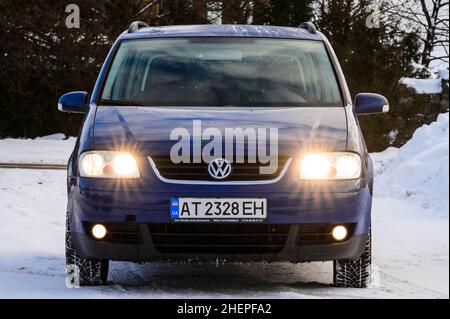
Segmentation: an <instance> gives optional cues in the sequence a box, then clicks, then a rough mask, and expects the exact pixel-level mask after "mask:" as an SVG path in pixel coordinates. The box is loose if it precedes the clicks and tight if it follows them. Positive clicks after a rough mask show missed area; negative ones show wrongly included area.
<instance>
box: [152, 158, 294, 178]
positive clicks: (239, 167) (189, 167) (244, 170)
mask: <svg viewBox="0 0 450 319" xmlns="http://www.w3.org/2000/svg"><path fill="white" fill-rule="evenodd" d="M151 159H152V160H153V162H154V163H155V166H156V169H157V170H158V172H159V174H160V175H161V176H162V177H164V178H166V179H171V180H200V181H211V180H214V181H217V180H216V179H214V178H212V177H211V176H210V175H209V173H208V164H207V163H203V162H202V163H198V164H196V163H179V164H174V163H173V162H172V161H171V159H170V156H152V157H151ZM288 159H289V157H283V156H279V157H278V167H277V170H276V172H275V173H273V174H260V172H259V168H260V166H261V164H260V163H232V171H231V174H230V175H229V176H228V178H226V179H223V180H222V181H264V180H272V179H275V178H277V177H278V176H279V175H280V173H281V172H282V171H283V168H284V167H285V165H286V162H287V161H288Z"/></svg>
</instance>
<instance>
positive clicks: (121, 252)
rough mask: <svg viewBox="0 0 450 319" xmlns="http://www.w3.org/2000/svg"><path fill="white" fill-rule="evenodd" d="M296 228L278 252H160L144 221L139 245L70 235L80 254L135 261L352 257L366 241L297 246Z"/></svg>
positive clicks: (353, 238)
mask: <svg viewBox="0 0 450 319" xmlns="http://www.w3.org/2000/svg"><path fill="white" fill-rule="evenodd" d="M299 227H300V226H299V225H291V227H290V230H289V235H288V237H287V240H286V242H285V244H284V247H283V248H282V249H281V251H279V252H277V253H222V254H217V253H211V252H207V253H195V254H193V253H179V252H178V253H161V252H160V251H158V249H157V248H156V246H155V244H154V242H153V241H152V236H151V234H150V232H149V230H148V227H147V225H145V224H141V225H139V229H140V233H141V234H142V242H141V243H140V244H121V243H111V242H104V241H97V240H94V239H91V238H90V236H88V235H87V234H83V233H72V238H73V241H74V244H75V247H76V248H77V251H78V252H79V253H80V254H81V255H82V256H83V257H88V258H98V259H109V260H122V261H134V262H145V261H149V262H150V261H152V262H187V261H189V262H196V261H199V262H200V261H201V262H208V261H211V262H217V261H219V260H220V261H227V262H246V261H248V262H259V261H266V262H307V261H327V260H338V259H355V258H358V257H359V256H361V254H362V252H363V250H364V246H365V244H366V241H367V235H353V236H351V237H350V238H349V239H348V240H346V241H345V242H341V243H330V244H320V245H298V243H297V234H298V228H299Z"/></svg>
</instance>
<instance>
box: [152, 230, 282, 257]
mask: <svg viewBox="0 0 450 319" xmlns="http://www.w3.org/2000/svg"><path fill="white" fill-rule="evenodd" d="M148 227H149V230H150V234H151V237H152V240H153V243H154V245H155V247H156V249H157V250H158V251H159V252H161V253H192V254H264V253H268V254H273V253H277V252H280V251H281V250H282V249H283V247H284V244H285V242H286V239H287V236H288V233H289V228H290V226H289V225H250V224H223V225H218V224H182V223H180V224H149V226H148Z"/></svg>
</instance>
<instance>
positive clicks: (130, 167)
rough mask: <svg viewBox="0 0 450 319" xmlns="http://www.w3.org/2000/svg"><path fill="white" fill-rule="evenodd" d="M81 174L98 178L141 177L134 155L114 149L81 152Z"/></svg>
mask: <svg viewBox="0 0 450 319" xmlns="http://www.w3.org/2000/svg"><path fill="white" fill-rule="evenodd" d="M80 175H81V176H82V177H97V178H139V177H140V176H141V174H140V173H139V169H138V166H137V163H136V160H135V158H134V156H133V155H132V154H130V153H124V152H113V151H90V152H85V153H83V154H81V157H80Z"/></svg>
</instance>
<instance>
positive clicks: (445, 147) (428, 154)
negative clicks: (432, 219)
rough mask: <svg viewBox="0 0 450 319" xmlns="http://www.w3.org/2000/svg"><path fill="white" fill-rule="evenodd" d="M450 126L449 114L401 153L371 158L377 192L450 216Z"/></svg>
mask: <svg viewBox="0 0 450 319" xmlns="http://www.w3.org/2000/svg"><path fill="white" fill-rule="evenodd" d="M448 123H449V113H446V114H441V115H439V117H438V119H437V121H436V122H434V123H432V124H430V125H424V126H422V127H420V128H418V129H417V130H416V131H415V132H414V134H413V137H412V138H411V140H409V141H408V142H407V143H406V144H405V145H403V146H402V147H401V148H400V149H398V148H394V147H390V148H388V149H386V150H385V151H383V152H381V153H373V154H371V156H372V159H373V160H374V165H375V174H376V177H375V188H376V192H379V193H381V194H383V195H386V194H387V193H392V195H394V196H401V197H406V198H408V199H410V200H413V201H418V202H419V203H420V205H421V206H422V208H424V209H428V210H431V211H433V212H438V213H439V214H447V215H448V208H449V124H448ZM432 208H433V209H432Z"/></svg>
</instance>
